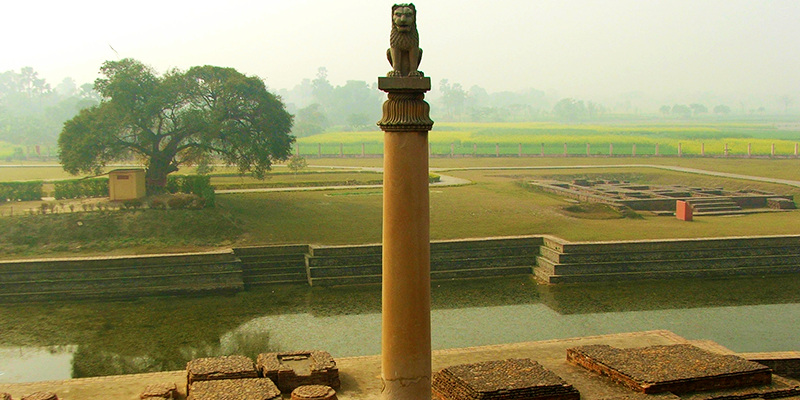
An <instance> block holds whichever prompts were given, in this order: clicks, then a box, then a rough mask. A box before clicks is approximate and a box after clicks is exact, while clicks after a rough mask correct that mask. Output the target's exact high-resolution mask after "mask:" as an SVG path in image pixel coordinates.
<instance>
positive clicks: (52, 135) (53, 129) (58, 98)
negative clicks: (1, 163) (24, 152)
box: [0, 67, 97, 146]
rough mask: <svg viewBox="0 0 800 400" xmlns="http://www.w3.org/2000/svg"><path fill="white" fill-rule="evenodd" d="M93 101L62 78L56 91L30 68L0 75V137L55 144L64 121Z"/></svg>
mask: <svg viewBox="0 0 800 400" xmlns="http://www.w3.org/2000/svg"><path fill="white" fill-rule="evenodd" d="M95 104H97V100H96V99H95V98H91V97H84V96H83V94H82V93H80V92H79V91H78V90H77V89H76V88H75V81H74V80H72V78H65V79H64V81H63V82H62V83H61V84H59V86H58V87H57V88H56V90H53V89H51V87H50V85H49V84H48V83H47V82H46V81H45V80H44V79H42V78H39V74H38V73H37V72H36V71H34V70H33V68H31V67H25V68H21V69H20V71H19V72H16V71H6V72H3V73H1V74H0V140H5V141H8V142H11V143H14V144H23V145H28V146H30V145H37V144H43V145H51V144H55V142H56V139H57V137H58V132H59V131H60V130H61V127H62V126H63V124H64V121H66V120H68V119H70V118H72V117H73V116H75V114H77V113H78V111H79V110H81V109H83V108H86V107H89V106H92V105H95Z"/></svg>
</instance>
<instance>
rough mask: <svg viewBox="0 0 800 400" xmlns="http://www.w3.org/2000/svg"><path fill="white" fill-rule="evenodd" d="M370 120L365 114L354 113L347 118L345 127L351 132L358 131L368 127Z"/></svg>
mask: <svg viewBox="0 0 800 400" xmlns="http://www.w3.org/2000/svg"><path fill="white" fill-rule="evenodd" d="M369 124H370V120H369V117H368V116H367V114H362V113H355V114H350V115H348V116H347V127H348V128H350V130H353V131H359V130H362V129H364V128H366V127H367V126H369Z"/></svg>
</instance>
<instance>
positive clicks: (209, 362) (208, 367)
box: [186, 356, 258, 392]
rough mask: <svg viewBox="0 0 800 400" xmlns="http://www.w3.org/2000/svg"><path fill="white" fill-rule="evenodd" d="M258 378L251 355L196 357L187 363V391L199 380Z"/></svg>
mask: <svg viewBox="0 0 800 400" xmlns="http://www.w3.org/2000/svg"><path fill="white" fill-rule="evenodd" d="M243 378H258V372H257V371H256V365H255V363H253V360H251V359H250V358H249V357H245V356H221V357H208V358H196V359H194V360H191V361H189V362H188V363H186V384H187V392H190V389H189V387H190V386H191V385H192V383H194V382H197V381H209V380H218V379H243Z"/></svg>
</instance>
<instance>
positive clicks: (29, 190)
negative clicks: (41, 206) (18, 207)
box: [0, 181, 42, 203]
mask: <svg viewBox="0 0 800 400" xmlns="http://www.w3.org/2000/svg"><path fill="white" fill-rule="evenodd" d="M41 199H42V181H31V182H0V203H4V202H6V201H32V200H41Z"/></svg>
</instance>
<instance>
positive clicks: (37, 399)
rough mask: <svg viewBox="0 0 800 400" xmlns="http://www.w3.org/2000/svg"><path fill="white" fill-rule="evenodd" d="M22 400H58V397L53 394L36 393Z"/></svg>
mask: <svg viewBox="0 0 800 400" xmlns="http://www.w3.org/2000/svg"><path fill="white" fill-rule="evenodd" d="M22 400H58V396H56V394H55V393H53V392H36V393H31V394H29V395H27V396H25V397H23V398H22Z"/></svg>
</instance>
